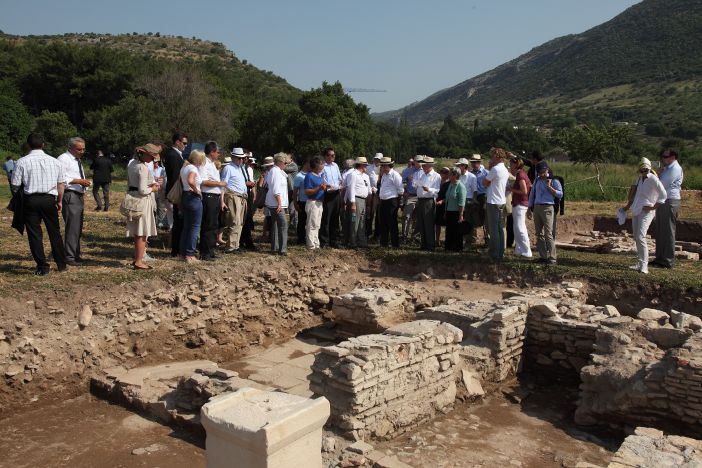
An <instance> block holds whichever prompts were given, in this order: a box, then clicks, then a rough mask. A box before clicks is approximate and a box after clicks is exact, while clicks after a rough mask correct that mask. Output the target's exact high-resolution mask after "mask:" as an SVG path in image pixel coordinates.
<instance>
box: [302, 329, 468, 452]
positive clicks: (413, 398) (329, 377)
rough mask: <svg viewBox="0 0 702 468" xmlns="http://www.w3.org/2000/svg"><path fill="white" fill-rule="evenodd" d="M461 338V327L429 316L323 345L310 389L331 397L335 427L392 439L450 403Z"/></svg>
mask: <svg viewBox="0 0 702 468" xmlns="http://www.w3.org/2000/svg"><path fill="white" fill-rule="evenodd" d="M461 339H462V333H461V330H459V329H458V328H456V327H454V326H452V325H450V324H446V323H441V322H438V321H433V320H419V321H414V322H407V323H403V324H401V325H397V326H395V327H392V328H390V329H388V330H386V332H385V333H383V334H375V335H364V336H360V337H358V338H350V339H349V340H347V341H344V342H342V343H340V344H339V345H337V346H330V347H326V348H322V349H321V352H320V353H319V354H318V355H317V357H316V359H315V362H314V364H313V366H312V370H313V373H312V376H311V377H310V380H311V385H310V388H311V389H312V391H314V392H315V393H317V394H319V395H323V396H324V397H326V398H327V399H328V400H329V402H330V404H331V413H332V416H331V422H332V423H333V424H334V425H335V426H337V427H338V428H340V429H342V430H344V431H346V432H347V433H351V435H353V436H355V437H358V438H361V439H364V438H369V437H376V438H391V437H394V436H396V435H398V434H401V433H403V432H405V431H406V430H407V429H409V428H411V427H413V426H414V425H416V424H418V423H420V422H421V421H424V420H426V419H428V418H430V417H432V416H433V415H434V414H435V413H436V412H437V411H444V410H446V409H447V407H449V406H450V405H451V404H452V403H453V402H454V400H455V397H456V384H455V379H456V372H457V370H458V367H457V365H456V364H457V362H458V345H457V343H459V342H460V341H461Z"/></svg>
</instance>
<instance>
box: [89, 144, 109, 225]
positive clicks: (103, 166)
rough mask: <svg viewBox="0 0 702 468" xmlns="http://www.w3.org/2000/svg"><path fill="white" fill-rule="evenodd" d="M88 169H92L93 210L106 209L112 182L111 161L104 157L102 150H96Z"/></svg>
mask: <svg viewBox="0 0 702 468" xmlns="http://www.w3.org/2000/svg"><path fill="white" fill-rule="evenodd" d="M90 170H91V171H93V198H95V205H96V207H95V211H101V210H105V211H107V210H108V209H109V208H110V184H111V183H112V172H113V171H114V169H113V168H112V161H110V158H106V157H105V155H104V154H103V152H102V151H100V150H98V152H97V154H96V155H95V160H94V161H93V163H92V164H91V165H90ZM100 189H102V198H100V194H99V190H100ZM103 199H104V203H103Z"/></svg>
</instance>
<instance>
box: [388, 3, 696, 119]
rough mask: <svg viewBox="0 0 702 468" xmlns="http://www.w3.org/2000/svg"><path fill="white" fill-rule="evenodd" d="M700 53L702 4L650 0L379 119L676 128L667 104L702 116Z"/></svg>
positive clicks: (681, 114)
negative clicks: (599, 122)
mask: <svg viewBox="0 0 702 468" xmlns="http://www.w3.org/2000/svg"><path fill="white" fill-rule="evenodd" d="M701 49H702V0H644V1H643V2H641V3H639V4H637V5H635V6H633V7H631V8H629V9H627V10H626V11H624V12H623V13H621V14H620V15H618V16H617V17H615V18H613V19H612V20H610V21H608V22H606V23H604V24H601V25H599V26H597V27H594V28H592V29H590V30H588V31H586V32H584V33H582V34H574V35H569V36H564V37H560V38H557V39H554V40H552V41H549V42H547V43H545V44H543V45H541V46H539V47H536V48H534V49H532V50H531V51H529V52H528V53H526V54H524V55H522V56H520V57H518V58H516V59H514V60H512V61H510V62H507V63H505V64H503V65H501V66H499V67H497V68H495V69H493V70H490V71H488V72H486V73H483V74H481V75H478V76H476V77H474V78H471V79H469V80H466V81H464V82H462V83H460V84H458V85H456V86H453V87H451V88H448V89H444V90H442V91H439V92H437V93H435V94H433V95H431V96H429V97H428V98H426V99H424V100H422V101H420V102H417V103H415V104H412V105H410V106H407V107H405V108H403V109H399V110H396V111H390V112H386V113H382V114H377V115H376V118H378V119H381V120H397V119H400V118H404V119H406V120H407V121H408V122H409V123H410V124H413V125H432V124H436V123H438V122H441V121H442V120H443V119H444V117H446V116H447V115H449V114H451V115H453V116H454V117H456V118H457V119H458V120H459V121H471V122H472V120H473V119H475V118H478V119H480V120H481V121H485V120H500V119H502V120H508V121H512V122H515V123H517V122H520V121H521V122H525V123H531V124H535V125H542V124H553V123H556V122H557V121H558V120H562V119H564V118H575V119H576V120H578V121H584V120H593V119H594V120H634V121H639V122H642V123H647V124H648V123H664V124H668V125H671V126H673V127H674V126H676V125H678V124H679V122H674V121H671V120H670V119H671V116H670V114H669V113H667V112H663V111H662V109H661V104H662V102H663V101H666V103H665V104H664V105H663V106H662V107H665V108H666V110H671V111H674V112H676V115H675V118H676V119H678V120H685V121H690V120H692V121H694V120H697V121H699V120H700V118H702V105H700V104H702V103H701V102H700V98H699V95H700V90H702V78H701V77H702V54H700V53H699V50H701ZM661 97H663V98H665V99H661ZM670 101H673V103H672V104H671V102H670ZM678 102H679V105H678V104H677V103H678Z"/></svg>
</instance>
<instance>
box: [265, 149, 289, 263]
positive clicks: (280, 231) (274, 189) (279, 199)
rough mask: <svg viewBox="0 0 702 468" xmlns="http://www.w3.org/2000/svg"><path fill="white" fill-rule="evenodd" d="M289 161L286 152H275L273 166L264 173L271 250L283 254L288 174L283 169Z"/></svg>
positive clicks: (285, 247)
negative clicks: (266, 187) (269, 216)
mask: <svg viewBox="0 0 702 468" xmlns="http://www.w3.org/2000/svg"><path fill="white" fill-rule="evenodd" d="M289 162H290V156H288V155H287V154H286V153H276V154H275V156H273V167H271V169H270V171H268V173H267V174H266V183H267V184H268V192H266V208H268V210H269V211H270V213H271V252H272V253H274V254H276V253H277V254H278V255H283V256H285V255H287V254H288V218H287V217H286V214H285V209H286V208H287V207H288V176H287V175H286V174H285V171H284V169H285V166H287V164H288V163H289Z"/></svg>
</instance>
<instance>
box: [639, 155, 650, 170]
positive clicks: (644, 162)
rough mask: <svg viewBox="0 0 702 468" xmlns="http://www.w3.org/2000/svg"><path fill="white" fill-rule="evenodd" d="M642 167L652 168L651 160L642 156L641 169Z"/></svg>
mask: <svg viewBox="0 0 702 468" xmlns="http://www.w3.org/2000/svg"><path fill="white" fill-rule="evenodd" d="M641 169H648V170H651V161H650V160H649V159H648V158H641V160H639V170H641Z"/></svg>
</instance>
